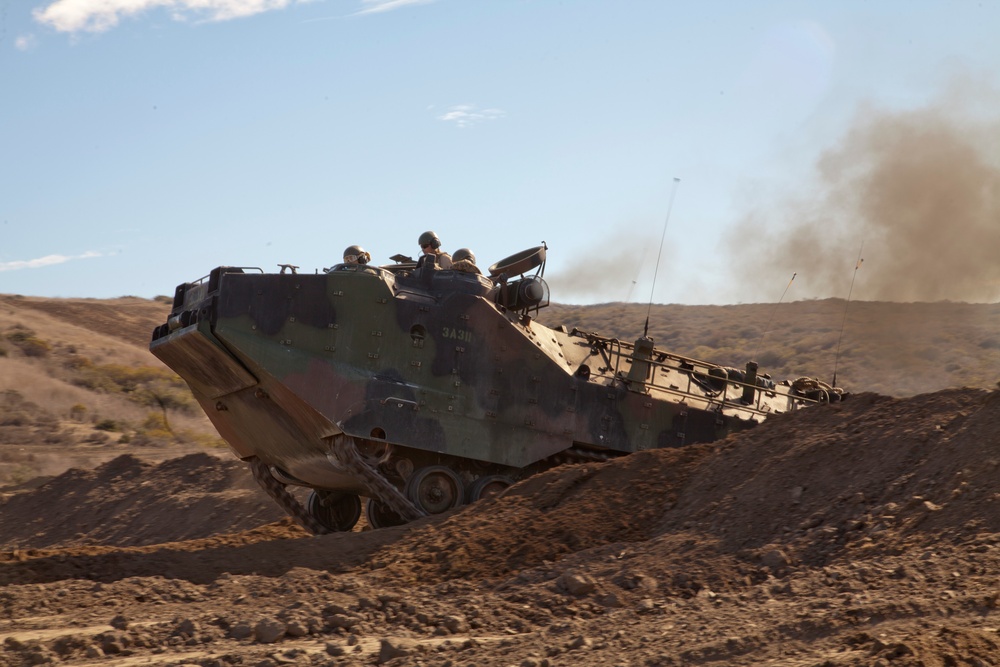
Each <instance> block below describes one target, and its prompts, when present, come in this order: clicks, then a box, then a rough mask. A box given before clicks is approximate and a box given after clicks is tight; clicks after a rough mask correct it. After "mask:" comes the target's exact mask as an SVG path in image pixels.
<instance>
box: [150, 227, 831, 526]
mask: <svg viewBox="0 0 1000 667" xmlns="http://www.w3.org/2000/svg"><path fill="white" fill-rule="evenodd" d="M546 251H547V247H546V246H545V245H544V244H543V245H541V246H538V247H534V248H529V249H528V250H525V251H523V252H520V253H517V254H515V255H513V256H511V257H508V258H506V259H504V260H502V261H500V262H497V263H496V264H494V265H492V266H491V267H489V269H488V271H487V274H488V275H482V274H480V273H478V271H476V272H467V271H459V270H453V269H451V270H446V269H441V268H439V267H438V266H436V265H435V264H434V262H433V261H431V262H429V263H428V264H427V265H424V266H421V267H419V268H418V267H417V266H416V264H415V263H414V262H413V261H412V260H410V258H408V257H403V256H400V255H397V256H396V257H394V258H393V259H394V260H396V262H397V263H396V264H392V265H388V266H381V267H375V266H367V265H348V264H341V265H337V266H334V267H332V268H331V269H329V270H326V269H324V271H323V272H319V271H318V270H317V271H316V272H315V273H312V274H309V273H299V272H297V271H296V269H297V267H294V266H291V265H280V266H281V271H280V272H278V273H265V272H263V271H262V270H260V269H251V268H246V267H243V268H237V267H225V266H224V267H219V268H216V269H214V270H213V271H212V272H211V273H210V274H209V275H208V276H206V277H204V278H202V279H199V280H196V281H194V282H189V283H183V284H181V285H179V286H178V287H177V290H176V293H175V296H174V301H173V308H172V310H171V313H170V315H169V317H168V320H167V322H166V323H164V324H162V325H160V326H159V327H157V328H156V329H155V330H154V332H153V336H152V341H151V343H150V350H151V351H152V353H153V354H155V355H156V356H157V357H159V358H160V359H161V360H162V361H163V362H164V363H166V364H167V365H168V366H169V367H171V368H172V369H174V370H175V371H176V372H177V373H178V374H179V375H180V376H181V377H182V378H184V380H186V381H187V383H188V384H189V385H190V387H191V390H192V391H193V392H194V395H195V397H196V398H197V399H198V401H199V403H200V404H201V406H202V408H204V410H205V412H206V413H207V414H208V416H209V418H210V419H211V420H212V422H213V424H214V425H215V427H216V428H217V429H218V431H219V433H220V434H221V435H222V437H223V438H225V440H226V441H227V442H228V443H229V445H230V446H231V447H232V449H233V451H234V452H235V454H236V455H237V456H238V457H239V458H241V459H243V460H246V461H248V462H250V464H251V467H252V470H253V472H254V476H255V477H256V478H257V481H258V482H259V483H260V484H261V485H262V486H263V487H264V489H265V490H266V491H268V493H270V494H271V496H272V497H273V498H274V499H275V500H276V501H277V502H278V503H279V504H280V505H281V506H282V507H283V508H284V509H285V510H286V511H287V512H288V513H289V514H290V515H291V516H292V517H293V518H295V519H296V520H297V521H298V522H299V523H300V524H301V525H303V526H305V527H306V528H307V529H309V530H311V531H313V532H315V533H325V532H331V531H343V530H350V529H351V528H352V527H353V526H354V525H355V524H356V522H357V521H358V520H359V518H360V514H361V512H362V498H365V499H366V503H365V507H364V511H365V513H366V517H367V520H368V522H369V523H370V524H371V525H372V526H373V527H375V528H378V527H383V526H389V525H395V524H400V523H404V522H406V521H410V520H413V519H415V518H417V517H419V516H422V515H425V514H435V513H440V512H444V511H447V510H449V509H451V508H454V507H457V506H459V505H461V504H463V503H466V502H473V501H475V500H478V499H480V498H483V497H485V496H490V495H493V494H496V493H499V492H501V491H502V490H503V489H505V488H506V487H508V486H509V485H511V484H513V483H514V482H515V481H517V480H519V479H522V478H524V477H527V476H529V475H532V474H534V473H536V472H538V471H540V470H543V469H546V468H548V467H551V466H554V465H556V464H559V463H563V462H573V461H601V460H606V459H608V458H611V457H616V456H621V455H625V454H629V453H632V452H636V451H638V450H644V449H652V448H659V447H679V446H682V445H685V444H690V443H697V442H707V441H711V440H715V439H718V438H721V437H724V436H725V435H727V434H728V433H731V432H734V431H738V430H741V429H745V428H749V427H752V426H754V425H755V424H757V423H759V422H760V421H761V420H763V419H765V418H766V417H767V416H768V415H772V414H777V413H781V412H787V411H790V410H797V409H800V408H803V407H806V406H811V405H816V404H820V403H826V402H831V401H839V400H841V399H842V397H843V396H844V394H843V392H842V391H841V390H840V389H839V388H835V387H832V386H830V385H827V384H824V383H823V382H820V381H818V380H815V379H810V378H799V379H796V380H794V381H783V382H775V381H773V380H772V379H771V378H770V377H769V376H768V375H765V374H762V373H761V372H760V371H759V370H758V369H757V365H756V364H755V363H753V362H750V363H748V364H747V366H746V368H745V370H737V369H733V368H724V367H721V366H718V365H715V364H711V363H707V362H704V361H699V360H696V359H691V358H688V357H684V356H680V355H677V354H674V353H672V352H668V351H665V350H662V349H659V348H658V347H656V346H655V345H654V344H653V340H652V339H651V338H648V337H646V336H643V337H640V338H639V339H638V340H636V341H635V342H626V341H622V340H618V339H617V338H613V337H608V336H603V335H600V334H597V333H590V332H585V331H580V330H577V329H575V328H574V329H572V330H570V329H568V328H566V327H557V328H549V327H546V326H543V325H541V324H539V323H538V322H537V321H536V320H535V317H536V316H537V314H538V311H539V310H540V309H541V308H543V307H545V306H547V305H548V304H549V291H548V286H547V284H546V282H545V280H544V278H543V275H544V268H545V257H546ZM289 486H297V487H306V488H310V489H312V491H311V493H309V497H308V500H307V501H306V502H305V504H304V505H303V504H302V503H300V502H299V501H298V500H297V498H296V496H295V495H294V494H292V493H291V492H290V491H289V490H288V488H287V487H289Z"/></svg>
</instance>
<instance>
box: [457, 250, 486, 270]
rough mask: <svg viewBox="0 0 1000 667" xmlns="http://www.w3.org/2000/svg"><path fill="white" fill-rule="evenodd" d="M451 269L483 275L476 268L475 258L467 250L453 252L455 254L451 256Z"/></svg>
mask: <svg viewBox="0 0 1000 667" xmlns="http://www.w3.org/2000/svg"><path fill="white" fill-rule="evenodd" d="M451 268H453V269H455V270H456V271H465V272H466V273H475V274H476V275H480V276H481V275H483V272H482V271H480V270H479V267H478V266H476V256H475V255H474V254H473V252H472V251H471V250H469V249H468V248H459V249H458V250H456V251H455V254H454V255H452V256H451Z"/></svg>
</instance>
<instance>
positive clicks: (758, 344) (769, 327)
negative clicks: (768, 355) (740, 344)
mask: <svg viewBox="0 0 1000 667" xmlns="http://www.w3.org/2000/svg"><path fill="white" fill-rule="evenodd" d="M797 275H799V274H798V272H796V273H793V274H792V277H791V279H790V280H789V281H788V284H787V285H785V291H784V292H782V293H781V298H780V299H778V303H776V304H774V308H773V309H772V310H771V317H769V318H767V324H766V325H765V326H764V333H762V334H761V335H760V340H758V341H757V347H755V348H754V350H753V356H752V357H750V358H751V359H756V358H757V350H759V349H760V344H761V343H763V342H764V336H766V335H767V333H768V332H769V331H770V330H771V321H772V320H773V319H774V314H775V313H776V312H778V306H779V305H780V304H781V302H782V301H784V299H785V294H786V293H787V292H788V288H789V287H791V286H792V280H795V276H797Z"/></svg>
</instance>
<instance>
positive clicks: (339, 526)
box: [307, 490, 361, 532]
mask: <svg viewBox="0 0 1000 667" xmlns="http://www.w3.org/2000/svg"><path fill="white" fill-rule="evenodd" d="M307 507H308V508H309V514H310V515H312V517H313V518H314V519H316V521H318V522H319V523H320V524H322V525H323V527H324V528H326V529H327V530H330V531H333V532H342V531H348V530H350V529H351V528H354V525H355V524H356V523H357V522H358V519H360V518H361V499H360V498H358V497H357V495H355V494H353V493H341V492H339V491H319V490H314V491H313V492H312V493H310V494H309V502H308V505H307Z"/></svg>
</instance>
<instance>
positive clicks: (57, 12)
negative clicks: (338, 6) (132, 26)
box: [32, 0, 436, 33]
mask: <svg viewBox="0 0 1000 667" xmlns="http://www.w3.org/2000/svg"><path fill="white" fill-rule="evenodd" d="M313 1H314V0H56V1H55V2H52V3H50V4H48V5H46V6H45V7H43V8H40V9H36V10H34V12H32V14H33V16H34V17H35V20H36V21H38V22H39V23H41V24H43V25H47V26H50V27H52V28H55V29H56V30H58V31H59V32H70V33H74V32H81V31H83V32H104V31H106V30H110V29H111V28H114V27H115V26H117V25H118V23H119V22H120V21H121V20H122V19H123V18H128V17H134V16H137V15H139V14H142V13H144V12H148V11H152V10H154V9H164V10H166V11H168V12H169V13H170V16H171V18H173V19H174V20H175V21H184V20H187V19H189V18H195V19H201V20H208V21H228V20H230V19H236V18H242V17H246V16H253V15H254V14H261V13H263V12H269V11H272V10H275V9H284V8H285V7H288V6H289V5H294V4H305V3H307V2H313ZM431 2H436V0H361V9H360V10H358V11H357V12H355V14H376V13H382V12H389V11H392V10H394V9H399V8H400V7H407V6H409V5H423V4H428V3H431Z"/></svg>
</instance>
